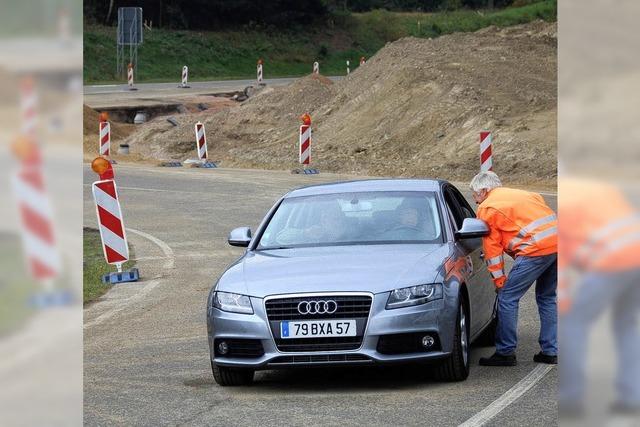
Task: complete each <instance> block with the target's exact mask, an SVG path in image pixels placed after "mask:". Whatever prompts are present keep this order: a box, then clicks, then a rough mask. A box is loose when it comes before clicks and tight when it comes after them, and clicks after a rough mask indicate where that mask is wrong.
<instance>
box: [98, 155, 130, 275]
mask: <svg viewBox="0 0 640 427" xmlns="http://www.w3.org/2000/svg"><path fill="white" fill-rule="evenodd" d="M91 168H92V169H93V170H94V172H96V173H97V174H98V175H99V177H100V180H99V181H96V182H94V183H93V184H92V185H91V190H92V192H93V200H94V201H95V204H96V214H97V216H98V225H99V229H100V238H101V240H102V249H103V252H104V258H105V260H106V262H107V263H108V264H112V265H115V266H116V268H117V269H118V272H117V273H109V274H106V275H104V276H103V277H102V281H103V282H104V283H111V284H113V283H120V282H131V281H135V280H138V276H139V274H138V271H137V269H132V270H130V271H128V272H125V274H123V271H122V264H124V263H125V262H127V261H128V260H129V246H128V245H127V235H126V232H125V228H124V223H123V221H122V210H121V209H120V202H119V201H118V191H117V188H116V183H115V180H114V171H113V168H112V166H111V163H110V162H109V161H108V160H107V159H105V158H103V157H98V158H96V159H95V160H94V161H93V162H92V163H91Z"/></svg>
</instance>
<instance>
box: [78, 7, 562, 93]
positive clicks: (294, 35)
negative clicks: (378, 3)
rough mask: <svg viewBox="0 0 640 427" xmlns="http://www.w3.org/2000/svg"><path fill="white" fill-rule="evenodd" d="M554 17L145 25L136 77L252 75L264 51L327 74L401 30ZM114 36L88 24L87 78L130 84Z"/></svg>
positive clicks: (544, 10) (526, 11) (348, 17)
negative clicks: (185, 71) (269, 26)
mask: <svg viewBox="0 0 640 427" xmlns="http://www.w3.org/2000/svg"><path fill="white" fill-rule="evenodd" d="M556 16H557V4H556V0H544V1H540V2H536V3H532V4H526V5H524V6H521V7H510V8H507V9H497V10H493V11H474V10H459V11H454V12H441V13H402V12H388V11H384V10H376V11H372V12H366V13H354V14H336V15H334V16H333V17H331V18H330V19H329V22H328V23H327V24H326V25H323V26H316V27H313V28H301V29H300V30H299V31H292V30H290V31H286V32H284V31H273V30H272V31H267V30H265V31H257V30H237V31H231V30H227V31H220V32H206V31H168V30H162V29H154V30H153V31H148V30H145V34H144V37H145V41H144V44H143V45H142V46H140V48H139V50H138V64H139V66H138V70H137V75H136V81H138V82H160V81H175V82H176V84H177V83H178V82H179V81H180V73H181V70H182V66H183V65H188V66H189V80H191V81H198V80H212V79H215V80H224V79H241V78H251V79H252V78H255V69H256V61H257V59H258V58H263V59H264V60H265V68H264V73H265V78H270V77H286V76H301V75H305V74H309V73H310V72H311V68H312V64H313V62H314V61H319V62H320V72H321V73H322V74H324V75H343V74H345V73H346V64H345V61H346V60H349V61H350V62H351V69H352V70H353V69H355V68H356V67H357V64H358V60H359V58H360V57H361V56H365V57H367V58H368V57H371V56H372V55H373V54H375V52H377V51H378V50H379V49H380V48H381V47H383V46H384V45H385V43H387V42H390V41H394V40H397V39H398V38H401V37H405V36H414V37H424V38H426V37H437V36H440V35H442V34H448V33H452V32H460V31H476V30H478V29H480V28H484V27H487V26H489V25H497V26H500V27H504V26H509V25H515V24H522V23H526V22H530V21H533V20H536V19H544V20H546V21H555V20H556ZM115 40H116V28H115V27H103V26H85V29H84V80H85V83H94V84H95V83H114V82H120V83H125V78H124V77H119V76H118V75H117V74H116V45H115Z"/></svg>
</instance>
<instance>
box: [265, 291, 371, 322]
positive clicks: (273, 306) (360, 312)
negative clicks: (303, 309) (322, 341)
mask: <svg viewBox="0 0 640 427" xmlns="http://www.w3.org/2000/svg"><path fill="white" fill-rule="evenodd" d="M327 300H333V301H335V302H336V303H338V309H337V310H336V312H335V313H333V314H300V313H299V312H298V304H299V303H300V302H302V301H327ZM265 305H266V308H267V316H268V317H269V321H274V320H314V319H357V318H359V317H365V318H366V317H369V309H370V308H371V297H370V296H366V295H353V296H350V295H336V296H331V295H318V296H315V297H296V298H278V299H271V300H269V301H267V302H266V304H265Z"/></svg>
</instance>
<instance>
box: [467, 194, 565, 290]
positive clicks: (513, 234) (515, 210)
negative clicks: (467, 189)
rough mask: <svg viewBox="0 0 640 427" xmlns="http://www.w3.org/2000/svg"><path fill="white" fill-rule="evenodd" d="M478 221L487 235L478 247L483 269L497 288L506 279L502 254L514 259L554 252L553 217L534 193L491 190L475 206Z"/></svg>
mask: <svg viewBox="0 0 640 427" xmlns="http://www.w3.org/2000/svg"><path fill="white" fill-rule="evenodd" d="M478 218H480V219H482V220H483V221H485V222H486V223H487V225H488V226H489V230H490V233H489V235H488V236H486V237H484V238H483V239H482V244H483V248H484V256H485V262H486V263H487V268H488V269H489V272H491V276H492V278H493V281H494V283H495V285H496V287H498V288H501V287H502V286H503V285H504V282H505V280H506V278H507V276H506V275H505V272H504V253H507V254H508V255H510V256H511V257H513V258H516V257H518V256H542V255H549V254H552V253H556V252H557V251H558V236H557V233H558V227H557V218H556V214H555V213H554V212H553V211H552V210H551V208H550V207H549V206H547V204H546V203H545V201H544V199H543V198H542V196H541V195H539V194H537V193H531V192H529V191H524V190H516V189H513V188H505V187H498V188H494V189H493V190H491V191H490V192H489V195H488V196H487V198H486V199H485V200H484V201H483V202H482V203H480V206H478Z"/></svg>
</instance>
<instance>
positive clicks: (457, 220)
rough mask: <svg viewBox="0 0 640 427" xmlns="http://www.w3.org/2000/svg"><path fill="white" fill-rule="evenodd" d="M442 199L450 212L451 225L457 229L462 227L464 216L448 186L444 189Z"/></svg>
mask: <svg viewBox="0 0 640 427" xmlns="http://www.w3.org/2000/svg"><path fill="white" fill-rule="evenodd" d="M444 200H445V203H446V204H447V208H448V209H449V212H450V213H451V216H452V217H453V222H454V224H453V225H454V226H455V228H456V229H457V230H458V229H460V228H461V227H462V221H463V220H464V218H465V216H464V214H463V212H462V208H461V207H460V205H459V203H458V201H457V200H456V197H455V196H454V194H453V192H452V191H451V188H450V187H446V188H445V190H444Z"/></svg>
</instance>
